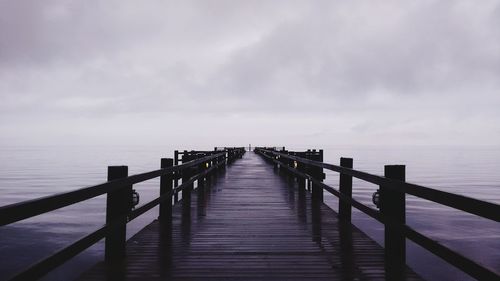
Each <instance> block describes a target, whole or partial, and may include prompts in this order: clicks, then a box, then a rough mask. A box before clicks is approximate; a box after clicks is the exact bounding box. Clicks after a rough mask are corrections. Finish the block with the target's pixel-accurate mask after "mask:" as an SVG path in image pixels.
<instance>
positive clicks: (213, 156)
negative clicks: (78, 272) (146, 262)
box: [0, 148, 245, 280]
mask: <svg viewBox="0 0 500 281" xmlns="http://www.w3.org/2000/svg"><path fill="white" fill-rule="evenodd" d="M244 153H245V150H244V149H243V148H234V149H232V151H231V153H228V151H218V152H217V153H212V152H210V153H204V152H201V153H196V156H193V157H197V158H191V157H190V158H189V161H185V162H184V163H183V164H181V165H176V166H173V159H169V158H164V159H162V168H161V169H158V170H154V171H150V172H146V173H141V174H136V175H131V176H125V177H123V178H120V179H116V180H109V181H108V182H106V183H102V184H98V185H94V186H90V187H86V188H82V189H78V190H75V191H70V192H64V193H60V194H56V195H51V196H47V197H43V198H39V199H33V200H28V201H24V202H20V203H15V204H11V205H7V206H3V207H0V225H7V224H11V223H14V222H18V221H21V220H24V219H27V218H31V217H35V216H37V215H40V214H43V213H47V212H50V211H53V210H56V209H59V208H62V207H65V206H69V205H72V204H75V203H79V202H82V201H85V200H88V199H91V198H94V197H96V196H99V195H103V194H107V196H108V200H107V210H106V213H107V214H106V224H105V225H103V226H102V227H100V228H99V229H97V230H96V231H94V232H92V233H90V234H87V235H85V236H84V237H82V238H81V239H79V240H77V241H75V242H73V243H72V244H70V245H69V246H66V247H64V248H63V249H60V250H58V251H57V252H56V253H54V254H52V255H50V256H48V257H46V258H43V259H42V260H39V261H37V262H36V263H34V264H32V265H31V266H29V267H28V268H26V269H25V270H23V271H22V272H19V273H17V274H15V275H14V276H13V277H11V278H10V279H9V280H34V279H38V278H40V277H42V276H44V275H46V274H47V273H48V272H50V271H51V270H53V269H55V268H56V267H58V266H60V265H61V264H63V263H64V262H66V261H67V260H69V259H71V258H72V257H74V256H76V255H77V254H79V253H81V252H82V251H84V250H85V249H87V248H89V247H90V246H92V245H94V244H95V243H97V242H98V241H100V240H101V239H103V238H106V243H105V248H106V262H114V261H116V260H120V259H121V258H122V253H120V252H123V251H124V247H125V243H124V242H125V240H124V238H125V231H126V229H125V228H124V227H125V225H126V224H127V223H128V222H130V221H132V220H134V219H135V218H137V217H139V216H140V215H142V214H144V213H145V212H147V211H149V210H151V209H152V208H154V207H155V206H158V205H160V216H159V219H160V222H163V223H165V224H166V223H169V222H171V219H172V217H171V215H172V213H171V208H172V202H171V198H172V195H173V194H174V193H176V192H178V191H187V190H190V189H192V188H193V184H194V182H195V181H198V183H199V181H200V180H202V179H204V178H206V177H207V176H209V175H210V174H211V173H213V172H214V171H215V170H217V169H218V168H220V167H224V166H225V165H226V163H230V162H231V161H234V159H236V158H240V157H241V156H242V155H243V154H244ZM207 154H208V156H205V155H207ZM164 160H166V161H164ZM184 160H187V159H184ZM164 163H165V165H164ZM164 166H166V167H164ZM125 167H126V166H125ZM118 168H123V167H118ZM109 176H110V170H109V169H108V177H109ZM180 176H182V178H183V182H182V184H181V185H178V186H176V187H175V188H173V180H174V179H175V178H176V177H180ZM157 177H160V179H161V182H160V196H159V197H157V198H155V199H153V200H151V201H150V202H148V203H145V204H143V205H142V206H140V207H138V208H135V209H134V208H133V205H132V206H131V205H130V201H131V200H132V196H131V195H132V193H130V194H129V193H127V192H128V191H130V192H132V191H133V190H132V186H133V185H134V184H137V183H140V182H144V181H147V180H150V179H153V178H157ZM123 190H125V191H127V192H126V193H123V192H122V191H123ZM120 192H122V194H121V195H123V194H125V195H126V196H125V197H121V198H120V196H119V194H118V193H120ZM129 195H130V198H129V197H128V196H129ZM184 195H190V191H189V192H186V194H183V198H184ZM117 199H119V200H121V201H122V202H118V201H119V200H117ZM169 199H170V201H169ZM184 199H186V200H188V199H189V198H187V197H185V198H184ZM188 202H189V204H190V199H189V200H188ZM137 203H138V202H137ZM120 205H121V206H120ZM124 206H125V209H122V212H117V209H119V208H120V207H124ZM115 252H116V253H115Z"/></svg>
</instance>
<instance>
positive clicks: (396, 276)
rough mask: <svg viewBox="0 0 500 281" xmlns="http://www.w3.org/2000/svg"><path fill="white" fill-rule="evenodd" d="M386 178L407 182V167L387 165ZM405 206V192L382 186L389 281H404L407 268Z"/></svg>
mask: <svg viewBox="0 0 500 281" xmlns="http://www.w3.org/2000/svg"><path fill="white" fill-rule="evenodd" d="M384 176H385V177H386V178H389V179H394V180H398V181H405V166H404V165H386V166H385V167H384ZM405 205H406V202H405V193H404V191H403V190H395V187H387V186H383V185H381V186H380V212H381V213H382V215H383V216H384V219H386V223H385V233H384V241H385V242H384V244H385V249H384V250H385V269H386V274H387V279H388V280H402V279H401V278H402V277H403V276H402V275H403V273H404V270H405V266H406V243H405V242H406V239H405V235H404V232H403V226H404V224H405V223H406V214H405V212H406V210H405V209H406V206H405Z"/></svg>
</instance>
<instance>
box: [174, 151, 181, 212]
mask: <svg viewBox="0 0 500 281" xmlns="http://www.w3.org/2000/svg"><path fill="white" fill-rule="evenodd" d="M174 165H175V166H177V165H179V150H176V151H174ZM179 173H180V171H177V172H175V177H174V187H178V186H179ZM178 201H179V194H178V193H177V192H175V193H174V203H177V202H178Z"/></svg>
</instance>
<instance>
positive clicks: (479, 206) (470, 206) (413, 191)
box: [256, 148, 500, 222]
mask: <svg viewBox="0 0 500 281" xmlns="http://www.w3.org/2000/svg"><path fill="white" fill-rule="evenodd" d="M256 149H257V150H258V148H256ZM260 150H262V151H266V152H267V153H270V154H273V155H276V156H280V157H283V158H286V159H291V160H295V161H298V162H300V163H303V164H307V165H311V166H315V167H320V168H324V169H328V170H331V171H334V172H338V173H340V174H345V175H349V176H352V177H354V178H357V179H361V180H364V181H366V182H369V183H373V184H376V185H385V186H387V187H389V188H392V189H397V190H398V191H401V190H403V191H404V192H405V193H407V194H410V195H413V196H416V197H420V198H422V199H426V200H429V201H433V202H435V203H439V204H442V205H445V206H448V207H452V208H455V209H458V210H461V211H464V212H467V213H470V214H474V215H477V216H480V217H483V218H486V219H490V220H493V221H496V222H500V205H498V204H495V203H491V202H487V201H483V200H479V199H474V198H470V197H467V196H463V195H459V194H454V193H450V192H446V191H441V190H437V189H433V188H429V187H425V186H422V185H418V184H413V183H409V182H402V181H397V180H392V179H389V178H386V177H383V176H379V175H373V174H370V173H367V172H363V171H358V170H354V169H348V168H344V167H341V166H337V165H334V164H328V163H323V162H318V161H314V160H309V159H306V158H302V157H297V156H292V155H287V154H285V153H281V152H277V151H272V150H265V149H260Z"/></svg>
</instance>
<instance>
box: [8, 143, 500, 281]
mask: <svg viewBox="0 0 500 281" xmlns="http://www.w3.org/2000/svg"><path fill="white" fill-rule="evenodd" d="M306 148H313V147H306V146H301V145H296V146H290V147H288V149H290V150H301V149H306ZM316 148H322V149H324V153H325V157H324V159H325V162H329V163H332V164H337V163H338V162H339V158H340V157H352V158H354V168H355V169H359V170H363V171H366V172H370V173H375V174H379V175H382V174H383V167H384V165H389V164H404V165H406V178H407V181H409V182H412V183H417V184H421V185H425V186H428V187H432V188H436V189H439V190H444V191H448V192H453V193H458V194H462V195H466V196H470V197H473V198H477V199H481V200H486V201H490V202H493V203H496V204H500V173H499V171H500V146H480V147H479V146H478V147H471V146H333V145H323V146H318V147H316ZM175 149H180V150H181V149H184V147H181V148H179V147H171V146H112V147H111V146H30V147H26V146H8V147H1V148H0V205H2V206H3V205H6V204H12V203H16V202H20V201H24V200H29V199H33V198H39V197H42V196H47V195H51V194H55V193H59V192H65V191H69V190H74V189H77V188H81V187H85V186H90V185H94V184H97V183H101V182H104V181H105V180H106V171H107V166H111V165H128V166H129V174H135V173H140V172H145V171H149V170H153V169H157V168H159V164H160V158H161V157H172V156H173V151H174V150H175ZM186 149H196V150H206V149H210V147H204V146H200V147H186ZM325 182H326V183H328V184H330V185H332V186H334V187H338V175H337V174H336V173H334V172H327V178H326V180H325ZM158 185H159V180H157V179H155V180H150V181H148V182H145V183H142V184H139V185H136V186H134V189H136V190H138V191H139V193H140V195H141V204H142V203H145V202H148V201H149V200H151V199H153V198H154V197H155V196H157V194H158ZM377 188H378V187H377V186H375V185H372V184H369V183H365V182H363V181H360V180H356V179H355V180H354V181H353V196H354V197H355V198H356V199H358V200H360V201H361V202H363V203H366V204H367V205H369V206H371V207H374V206H373V203H372V202H371V195H372V193H373V192H374V191H376V190H377ZM325 201H326V202H327V204H329V205H330V206H331V207H332V208H333V209H335V210H336V209H337V206H338V202H337V200H336V199H335V197H333V196H330V195H326V196H325ZM406 201H407V224H408V225H410V226H412V227H413V228H415V229H416V230H418V231H420V232H422V233H424V234H426V235H428V236H429V237H431V238H433V239H436V240H438V241H439V242H441V243H443V244H444V245H446V246H449V247H451V248H452V249H454V250H456V251H458V252H460V253H462V254H463V255H465V256H467V257H470V258H472V259H474V260H476V261H478V262H480V263H481V264H483V265H486V266H488V267H489V268H491V269H493V270H496V271H497V272H500V225H499V224H498V223H495V222H492V221H488V220H485V219H481V218H478V217H477V216H474V215H469V214H465V213H464V212H461V211H457V210H454V209H452V208H448V207H443V206H440V205H438V204H435V203H432V202H428V201H425V200H422V199H419V198H415V197H413V196H407V199H406ZM157 212H158V211H157V209H156V208H155V209H153V210H151V211H150V212H148V213H146V214H144V215H143V216H141V217H139V218H137V219H136V220H134V221H133V222H131V223H130V224H129V225H128V226H127V236H128V237H130V236H132V235H133V234H134V233H136V232H137V231H138V230H140V229H141V228H142V227H144V226H145V225H146V224H148V223H149V222H151V221H152V220H153V219H155V218H156V217H157ZM104 221H105V196H100V197H97V198H94V199H91V200H88V201H85V202H82V203H79V204H76V205H73V206H70V207H66V208H62V209H59V210H57V211H53V212H50V213H47V214H44V215H40V216H37V217H35V218H31V219H27V220H24V221H21V222H18V223H14V224H11V225H8V226H4V227H0V241H1V242H0V254H1V255H2V257H8V258H3V259H2V260H1V261H0V280H4V279H6V278H8V276H10V275H12V274H14V273H15V272H17V271H18V270H21V269H23V268H25V267H26V266H28V265H29V264H31V263H33V262H35V261H37V260H38V259H40V258H43V257H45V256H47V255H50V254H51V253H53V252H55V251H56V250H58V249H60V248H62V247H65V246H67V245H68V244H70V243H71V242H73V241H75V240H77V239H79V238H80V237H82V236H84V235H85V234H88V233H90V232H92V231H94V230H95V229H97V228H98V227H100V226H102V225H103V223H104ZM353 223H354V224H355V225H356V226H358V227H359V228H361V229H362V230H363V231H365V232H366V233H367V234H368V235H370V236H371V237H372V238H373V239H375V240H376V241H378V242H379V243H380V244H383V226H382V225H381V224H379V223H378V222H376V221H374V220H373V219H371V218H369V217H367V216H365V215H364V214H362V213H360V212H358V211H353ZM407 257H408V258H407V262H408V264H409V265H410V266H411V267H412V268H413V269H414V270H415V271H417V272H418V273H419V274H420V275H421V276H423V277H424V278H425V279H428V280H471V278H470V277H468V276H467V275H465V274H463V273H461V272H460V271H458V270H456V269H454V268H453V267H451V266H449V265H447V264H446V263H445V262H443V261H441V260H440V259H439V258H437V257H435V256H433V255H432V254H430V253H428V252H427V251H426V250H424V249H421V248H420V247H419V246H417V245H415V244H413V243H411V242H407ZM102 259H103V243H102V241H101V242H100V243H98V244H96V245H95V246H93V247H91V248H90V249H88V250H86V251H85V252H83V253H82V254H80V255H78V256H77V257H75V258H74V259H73V260H71V261H69V262H67V263H66V264H65V265H63V266H61V267H60V268H58V269H57V270H55V271H53V272H52V273H51V274H49V275H48V276H47V277H46V278H45V279H46V280H71V279H74V278H75V277H77V276H78V275H79V274H80V273H81V272H82V271H84V270H86V269H88V268H89V267H90V266H92V265H93V264H94V263H95V262H97V261H100V260H102Z"/></svg>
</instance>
